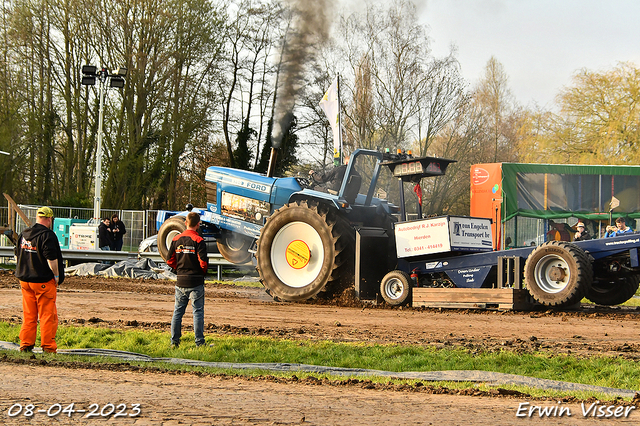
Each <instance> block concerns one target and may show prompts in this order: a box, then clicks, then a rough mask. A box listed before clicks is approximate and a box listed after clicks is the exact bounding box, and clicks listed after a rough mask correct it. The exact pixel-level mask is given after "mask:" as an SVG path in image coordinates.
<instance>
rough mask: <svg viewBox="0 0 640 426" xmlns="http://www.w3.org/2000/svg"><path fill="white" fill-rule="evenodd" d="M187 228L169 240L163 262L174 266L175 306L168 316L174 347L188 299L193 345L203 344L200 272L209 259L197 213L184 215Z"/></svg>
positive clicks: (207, 264)
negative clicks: (191, 315) (191, 318)
mask: <svg viewBox="0 0 640 426" xmlns="http://www.w3.org/2000/svg"><path fill="white" fill-rule="evenodd" d="M185 222H186V225H187V230H186V231H184V232H183V233H182V234H180V235H177V236H175V237H174V238H173V241H171V247H170V248H169V254H168V256H167V257H168V259H169V260H167V265H169V266H170V267H172V268H173V269H175V270H176V274H177V275H178V281H177V283H176V297H175V306H174V309H173V318H172V319H171V345H172V346H173V347H178V346H179V345H180V338H181V337H182V316H183V315H184V311H185V310H186V309H187V304H189V299H191V309H192V310H193V331H194V333H195V335H196V346H202V345H204V276H205V275H206V274H207V269H208V267H209V259H208V258H207V246H206V244H205V242H204V240H203V239H202V237H201V236H200V235H198V228H199V227H200V215H199V214H198V213H195V212H192V213H189V214H188V215H187V218H186V221H185Z"/></svg>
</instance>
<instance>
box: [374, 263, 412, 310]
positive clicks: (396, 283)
mask: <svg viewBox="0 0 640 426" xmlns="http://www.w3.org/2000/svg"><path fill="white" fill-rule="evenodd" d="M380 294H381V295H382V298H383V299H384V301H385V302H387V303H388V304H389V305H391V306H403V305H406V304H407V303H408V302H409V301H410V299H411V277H410V276H409V274H407V273H406V272H404V271H391V272H389V273H388V274H387V275H385V276H384V278H382V281H381V282H380Z"/></svg>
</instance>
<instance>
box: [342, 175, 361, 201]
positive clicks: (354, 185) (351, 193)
mask: <svg viewBox="0 0 640 426" xmlns="http://www.w3.org/2000/svg"><path fill="white" fill-rule="evenodd" d="M360 185H362V178H361V177H360V175H356V174H352V175H351V176H349V180H348V181H347V187H346V188H345V190H344V199H345V200H347V202H348V203H349V204H354V203H355V202H356V197H357V196H358V193H359V192H360Z"/></svg>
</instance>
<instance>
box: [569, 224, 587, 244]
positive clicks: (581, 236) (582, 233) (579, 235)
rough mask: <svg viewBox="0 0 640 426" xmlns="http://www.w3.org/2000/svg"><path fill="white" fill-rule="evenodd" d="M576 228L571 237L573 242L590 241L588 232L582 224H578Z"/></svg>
mask: <svg viewBox="0 0 640 426" xmlns="http://www.w3.org/2000/svg"><path fill="white" fill-rule="evenodd" d="M576 228H577V229H578V230H577V231H576V233H575V235H574V237H573V241H586V240H590V239H591V235H590V234H589V231H587V230H586V229H585V226H584V223H582V222H578V224H577V225H576Z"/></svg>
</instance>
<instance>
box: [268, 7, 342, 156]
mask: <svg viewBox="0 0 640 426" xmlns="http://www.w3.org/2000/svg"><path fill="white" fill-rule="evenodd" d="M288 3H289V5H290V7H291V11H292V25H291V28H290V29H289V31H288V34H287V37H286V38H285V39H286V41H285V45H284V47H283V53H282V65H281V69H280V75H281V77H282V87H280V88H276V89H277V94H278V98H277V102H276V110H275V114H274V116H275V119H274V124H275V125H274V129H273V139H272V140H273V147H274V148H280V146H282V138H283V137H284V135H285V134H286V133H287V132H288V131H289V129H290V127H291V124H292V116H293V107H294V106H295V100H296V94H297V93H298V92H299V91H300V89H301V88H302V87H303V80H304V68H305V64H306V63H308V62H310V61H311V60H312V59H313V55H314V53H315V52H314V51H313V49H314V47H315V46H320V45H322V44H324V43H325V42H326V41H327V40H328V38H329V29H330V27H331V25H330V22H329V20H328V18H327V13H330V12H333V11H334V7H333V0H288Z"/></svg>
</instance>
